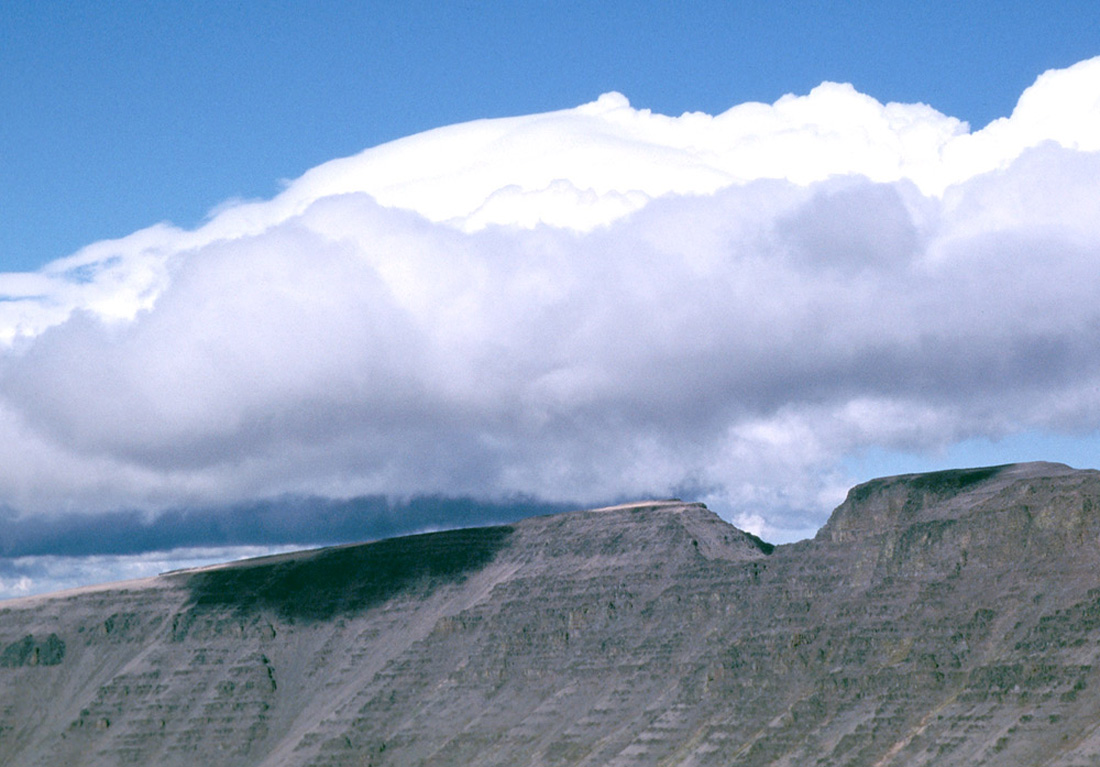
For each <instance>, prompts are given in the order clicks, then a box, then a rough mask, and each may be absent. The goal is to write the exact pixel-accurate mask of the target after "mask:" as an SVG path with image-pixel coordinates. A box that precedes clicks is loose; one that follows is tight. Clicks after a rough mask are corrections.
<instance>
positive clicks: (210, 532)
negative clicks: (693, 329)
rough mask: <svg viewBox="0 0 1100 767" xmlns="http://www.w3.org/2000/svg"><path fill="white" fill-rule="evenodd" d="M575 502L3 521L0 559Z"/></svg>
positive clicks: (270, 504) (313, 534)
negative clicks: (151, 517)
mask: <svg viewBox="0 0 1100 767" xmlns="http://www.w3.org/2000/svg"><path fill="white" fill-rule="evenodd" d="M575 508H578V505H577V504H563V503H546V502H543V501H537V500H533V499H527V498H518V499H513V500H508V501H501V502H485V501H479V500H475V499H472V498H446V497H441V496H424V497H416V498H412V499H409V500H406V501H392V500H389V499H387V498H385V497H383V496H370V497H363V498H353V499H350V500H343V501H335V500H328V499H322V498H283V499H279V500H272V501H263V502H258V503H252V504H247V505H238V506H229V507H217V508H205V509H187V510H181V509H175V510H169V511H166V512H164V513H162V514H160V515H158V516H157V517H155V518H153V519H149V518H148V515H145V514H142V513H140V512H137V511H117V512H110V513H103V514H95V515H89V514H86V513H73V514H67V515H62V516H55V517H50V518H42V517H37V518H36V517H24V518H21V519H19V518H15V517H14V516H13V515H9V518H8V519H7V520H2V521H0V558H2V559H14V558H17V557H33V556H43V555H54V556H70V557H85V556H96V555H127V554H143V553H146V552H151V551H165V550H169V549H177V548H186V547H200V546H201V547H219V546H285V545H295V546H302V547H303V548H306V547H310V546H323V545H331V544H337V543H351V542H357V541H373V540H379V539H383V538H391V537H393V536H397V535H407V534H410V533H415V532H421V531H425V530H432V529H440V528H460V527H475V526H482V525H493V524H500V523H506V522H515V521H517V520H520V519H524V518H526V517H532V516H539V515H543V514H555V513H559V512H562V511H569V510H571V509H575Z"/></svg>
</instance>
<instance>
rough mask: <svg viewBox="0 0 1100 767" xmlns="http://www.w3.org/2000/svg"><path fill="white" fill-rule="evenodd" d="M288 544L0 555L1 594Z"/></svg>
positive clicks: (47, 589)
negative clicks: (109, 553)
mask: <svg viewBox="0 0 1100 767" xmlns="http://www.w3.org/2000/svg"><path fill="white" fill-rule="evenodd" d="M290 550H292V549H291V548H290V547H287V546H217V547H213V546H212V547H197V548H180V549H172V550H170V551H151V552H147V553H144V554H119V555H103V556H83V557H71V556H49V555H44V556H31V557H16V558H14V559H0V599H13V598H18V597H26V596H32V595H35V594H47V593H52V592H55V591H62V590H65V589H73V588H78V587H81V586H85V585H87V584H89V583H114V582H116V581H129V580H134V579H136V578H148V577H151V576H154V575H158V574H160V573H164V572H168V571H170V570H183V569H187V568H192V567H203V566H206V565H211V564H217V563H221V562H232V561H235V560H238V559H248V558H251V557H262V556H268V555H270V554H280V553H283V552H285V551H290Z"/></svg>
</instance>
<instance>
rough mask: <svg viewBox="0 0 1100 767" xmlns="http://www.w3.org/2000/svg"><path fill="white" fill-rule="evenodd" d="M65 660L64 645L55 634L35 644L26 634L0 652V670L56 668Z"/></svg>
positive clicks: (31, 637)
mask: <svg viewBox="0 0 1100 767" xmlns="http://www.w3.org/2000/svg"><path fill="white" fill-rule="evenodd" d="M64 658H65V643H64V642H63V641H61V637H59V636H58V635H57V634H50V635H49V636H48V637H46V639H45V641H42V642H36V641H35V639H34V637H33V636H31V635H30V634H28V635H27V636H25V637H23V638H22V639H20V640H18V641H16V642H12V643H11V644H9V645H8V646H7V647H5V648H4V651H3V652H0V668H20V667H21V666H56V665H58V664H59V663H61V661H62V660H64Z"/></svg>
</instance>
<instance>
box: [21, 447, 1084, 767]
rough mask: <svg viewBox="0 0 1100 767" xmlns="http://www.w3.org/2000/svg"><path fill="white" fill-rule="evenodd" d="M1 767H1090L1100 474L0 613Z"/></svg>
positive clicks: (629, 529)
mask: <svg viewBox="0 0 1100 767" xmlns="http://www.w3.org/2000/svg"><path fill="white" fill-rule="evenodd" d="M0 764H3V765H18V766H22V765H28V766H30V765H50V766H51V767H53V766H54V765H62V764H63V765H73V766H79V765H121V764H138V765H152V764H155V765H164V766H169V765H196V764H202V765H226V766H230V765H250V766H251V765H264V766H265V767H275V766H276V765H279V766H280V767H282V766H284V765H317V766H320V765H326V766H329V767H336V766H337V765H470V766H471V767H472V766H475V765H501V766H502V767H503V766H505V765H507V766H508V767H517V766H522V765H590V766H591V767H605V766H612V767H625V766H627V765H670V766H671V765H677V766H683V767H687V766H689V765H727V766H728V765H792V766H795V765H797V766H798V767H805V766H806V765H868V766H874V767H883V766H885V765H983V764H989V765H993V764H996V765H1029V766H1030V765H1035V766H1039V765H1052V766H1053V765H1058V766H1060V767H1061V766H1064V767H1070V766H1077V765H1082V766H1083V765H1095V764H1100V472H1095V471H1078V470H1073V469H1069V468H1067V467H1064V466H1061V465H1055V464H1021V465H1012V466H1004V467H993V468H986V469H972V470H962V471H951V472H939V473H934V474H922V475H907V476H901V477H891V478H886V479H880V480H875V481H872V482H868V483H866V484H863V485H859V486H857V487H856V488H854V489H852V490H851V492H850V493H849V495H848V498H847V500H845V502H844V503H843V504H842V505H841V506H840V507H838V508H837V510H836V511H835V512H834V513H833V515H832V518H831V519H830V520H829V522H828V524H826V525H825V527H824V528H822V530H821V531H820V532H819V533H818V535H817V536H816V538H814V539H813V540H809V541H803V542H800V543H796V544H791V545H783V546H777V547H772V546H770V545H768V544H766V543H763V542H762V541H760V540H758V539H756V538H754V537H752V536H750V535H748V534H746V533H743V532H741V531H739V530H737V529H736V528H734V527H731V526H730V525H728V524H727V523H725V522H723V521H722V520H720V519H719V518H718V517H717V516H715V515H714V514H713V513H711V512H710V511H708V510H707V509H705V508H704V507H702V506H701V505H698V504H690V503H680V502H674V501H664V502H648V503H642V504H636V505H626V506H619V507H613V508H608V509H600V510H594V511H581V512H574V513H569V514H562V515H557V516H552V517H541V518H534V519H528V520H524V521H522V522H518V523H516V524H514V525H509V526H501V527H489V528H478V529H469V530H457V531H450V532H442V533H432V534H427V535H420V536H411V537H406V538H396V539H391V540H387V541H382V542H378V543H373V544H365V545H358V546H345V547H339V548H334V549H325V550H320V551H316V552H305V553H300V554H291V555H282V556H278V557H271V558H268V559H264V560H253V561H250V562H246V563H238V564H234V565H228V566H222V567H217V568H206V569H203V570H196V571H184V572H178V573H170V574H166V575H162V576H160V577H158V578H153V579H148V580H144V581H134V582H128V583H122V584H113V585H110V586H105V587H97V588H91V589H83V590H80V591H75V592H67V593H61V594H57V595H52V596H49V597H33V598H28V599H22V600H13V601H9V602H4V603H0Z"/></svg>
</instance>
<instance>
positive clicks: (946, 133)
mask: <svg viewBox="0 0 1100 767" xmlns="http://www.w3.org/2000/svg"><path fill="white" fill-rule="evenodd" d="M1098 257H1100V58H1098V59H1093V60H1090V61H1086V62H1082V63H1081V64H1078V65H1076V66H1075V67H1072V68H1070V69H1068V70H1063V71H1055V72H1048V73H1047V74H1045V75H1043V76H1042V77H1040V78H1039V79H1038V80H1037V81H1036V83H1035V85H1034V86H1032V87H1031V88H1030V89H1029V90H1027V91H1026V92H1025V93H1024V94H1023V95H1022V96H1021V99H1020V102H1019V105H1018V106H1017V108H1016V110H1015V111H1014V112H1013V114H1012V115H1011V116H1010V117H1007V118H1005V119H1003V120H999V121H996V122H994V123H992V124H991V125H989V126H987V127H986V128H985V129H983V130H981V131H977V132H971V131H970V129H969V127H968V126H967V125H966V124H964V123H961V122H959V121H958V120H955V119H954V118H951V117H948V116H945V115H942V114H940V113H938V112H936V111H935V110H934V109H932V108H931V107H929V106H925V105H906V104H886V105H883V104H880V103H879V102H877V101H875V100H874V99H872V98H870V97H868V96H865V95H863V94H860V93H858V92H856V91H855V90H854V89H853V88H852V87H851V86H847V85H838V84H831V83H826V84H823V85H822V86H820V87H818V88H816V89H814V90H813V91H812V92H811V93H810V94H808V95H805V96H787V97H784V98H783V99H780V100H779V101H778V102H776V103H775V104H773V105H765V104H743V105H740V106H736V107H733V108H732V109H730V110H729V111H727V112H725V113H723V114H721V115H717V116H709V115H703V114H685V115H682V116H680V117H675V118H673V117H666V116H662V115H654V114H651V113H649V112H648V111H646V110H635V109H633V108H631V107H630V105H629V104H628V102H627V101H626V99H625V98H623V97H622V96H619V95H617V94H608V95H605V96H602V97H600V99H599V100H597V101H595V102H593V103H591V104H586V105H583V106H581V107H578V108H576V109H572V110H565V111H562V112H555V113H550V114H543V115H532V116H527V117H517V118H509V119H504V120H488V121H479V122H473V123H467V124H464V125H459V126H451V127H448V128H441V129H438V130H435V131H431V132H428V133H425V134H421V135H418V136H413V137H410V138H407V139H403V140H401V141H397V142H393V143H391V144H387V145H384V146H381V147H376V148H374V149H370V150H367V151H366V152H364V153H362V154H360V155H358V156H355V157H351V158H346V159H341V160H335V161H333V162H330V163H327V164H325V165H322V166H320V167H318V168H316V169H314V170H312V171H310V172H308V173H306V174H305V175H304V176H303V177H302V178H300V179H298V180H297V181H294V182H292V183H290V184H289V185H288V186H287V188H286V189H285V190H284V191H283V192H282V193H281V194H280V195H279V196H277V197H275V198H274V199H272V200H270V201H262V202H248V203H241V204H238V205H231V206H228V207H225V208H223V209H220V210H219V211H218V212H217V213H216V214H213V215H212V217H211V218H210V220H209V221H208V222H207V223H205V224H204V225H203V226H202V227H199V228H198V229H196V230H194V231H182V230H179V229H176V228H173V227H171V226H168V225H160V226H156V227H153V228H151V229H148V230H144V231H142V232H137V233H135V234H134V235H132V236H130V237H128V238H125V239H122V240H117V241H110V242H102V243H96V244H94V245H91V246H89V247H88V248H86V249H84V250H82V251H81V252H79V253H77V254H75V255H73V256H71V257H70V258H67V259H63V260H61V261H58V262H56V263H54V264H51V265H49V266H47V267H46V268H44V269H43V270H42V271H40V272H38V273H35V274H29V275H0V293H3V294H4V295H5V296H6V299H7V300H5V301H3V302H2V303H0V338H2V339H3V340H5V341H6V342H7V348H6V351H4V352H3V355H2V358H0V503H2V504H4V505H5V506H6V507H7V508H8V509H9V510H10V512H11V514H12V515H14V516H15V518H20V519H24V518H27V517H28V516H37V517H43V518H55V519H60V518H63V517H64V515H68V514H79V513H97V514H101V513H108V512H110V511H112V510H117V509H128V510H136V512H140V513H141V514H145V515H149V516H150V517H151V518H154V517H156V515H157V514H158V513H164V511H165V510H167V509H178V508H182V507H186V506H188V505H194V506H201V507H212V506H222V507H226V508H229V507H232V506H233V505H234V504H241V503H245V502H248V501H250V500H255V499H270V498H276V497H286V496H293V497H319V498H329V499H352V498H358V497H364V496H385V497H390V498H399V499H400V498H412V497H417V496H423V495H436V496H446V497H458V496H466V497H473V498H481V499H488V500H492V499H497V500H499V499H506V498H511V497H516V496H524V497H531V498H537V499H541V500H543V501H547V502H563V503H564V502H581V503H583V502H589V501H591V502H602V501H607V500H611V499H616V498H623V497H630V496H637V495H642V494H645V495H651V494H661V495H669V494H676V493H680V494H684V495H691V496H692V497H697V498H702V499H704V500H706V501H707V502H708V503H710V504H711V505H712V506H713V507H714V508H716V509H717V510H719V511H720V512H722V513H724V514H725V515H726V516H728V517H730V518H737V519H742V520H744V521H745V522H746V524H751V525H752V526H754V529H755V530H757V531H764V532H767V533H771V536H770V537H772V538H773V539H783V538H792V537H797V536H799V535H805V534H809V533H812V531H813V530H814V529H815V527H816V526H817V525H819V524H820V523H821V522H822V521H823V520H824V515H825V514H826V513H827V510H828V509H829V508H830V507H831V506H832V505H833V504H835V503H836V502H838V501H839V499H840V497H841V495H842V492H843V489H844V487H845V486H846V482H847V478H846V477H845V476H844V474H843V471H842V470H841V468H840V467H841V465H842V462H843V459H844V457H845V456H847V455H851V454H853V453H858V452H859V451H860V450H864V449H867V448H869V447H876V448H887V449H910V450H922V449H932V448H936V447H938V446H942V445H945V444H950V443H952V442H954V441H958V440H963V439H968V438H973V437H982V436H984V437H991V438H995V437H997V436H999V435H1004V434H1011V433H1013V432H1017V431H1019V430H1022V429H1038V430H1068V429H1077V430H1094V429H1097V428H1100V394H1098V392H1100V303H1098V302H1097V301H1096V300H1095V297H1096V294H1097V278H1096V276H1095V275H1096V264H1097V261H1098ZM302 513H303V514H306V513H308V512H306V511H303V512H302ZM65 518H67V517H65Z"/></svg>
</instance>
